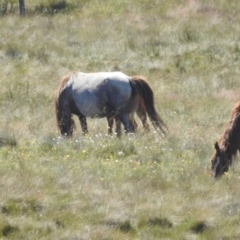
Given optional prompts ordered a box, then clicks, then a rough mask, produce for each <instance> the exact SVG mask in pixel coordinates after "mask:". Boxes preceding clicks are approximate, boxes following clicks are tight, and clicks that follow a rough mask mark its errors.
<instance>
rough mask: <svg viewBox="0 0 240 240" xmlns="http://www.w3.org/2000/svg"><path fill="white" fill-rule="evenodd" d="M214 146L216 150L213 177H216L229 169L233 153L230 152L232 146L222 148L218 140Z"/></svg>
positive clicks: (212, 168) (213, 158) (212, 170)
mask: <svg viewBox="0 0 240 240" xmlns="http://www.w3.org/2000/svg"><path fill="white" fill-rule="evenodd" d="M214 147H215V150H216V151H215V153H214V155H213V157H212V160H211V161H212V167H211V172H212V177H214V178H216V177H220V176H221V175H223V174H224V173H225V172H227V171H228V168H229V165H230V163H231V155H230V154H228V152H229V147H230V146H227V147H223V148H222V147H221V148H220V147H219V144H218V142H216V143H215V145H214Z"/></svg>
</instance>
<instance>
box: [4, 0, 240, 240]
mask: <svg viewBox="0 0 240 240" xmlns="http://www.w3.org/2000/svg"><path fill="white" fill-rule="evenodd" d="M67 2H68V3H69V6H68V8H67V10H65V11H62V12H53V13H49V12H48V11H47V10H46V11H43V12H41V13H40V12H37V13H35V14H34V12H35V10H36V9H39V5H40V4H42V5H41V7H43V6H48V4H49V1H39V2H38V5H37V4H36V2H35V1H33V0H26V9H27V13H26V16H25V17H24V18H20V17H19V16H18V14H17V13H16V12H13V13H11V12H9V13H7V14H6V15H5V16H2V17H1V18H0V66H1V75H0V76H1V78H0V84H1V89H0V116H1V118H0V190H1V193H2V194H1V195H0V210H1V211H0V237H1V238H2V239H18V240H19V239H24V240H25V239H31V240H34V239H36V240H38V239H44V240H45V239H49V240H50V239H51V240H52V239H58V240H59V239H60V240H88V239H89V240H122V239H124V240H128V239H129V240H130V239H131V240H133V239H134V240H136V239H139V240H155V239H182V240H195V239H196V240H199V239H201V240H202V239H210V240H212V239H216V240H219V239H222V240H230V239H231V240H232V239H240V215H239V213H240V192H239V186H240V167H239V166H238V161H235V162H234V164H233V166H232V168H231V169H230V171H229V172H228V173H227V174H226V175H224V176H223V177H222V178H220V179H218V180H213V179H212V178H211V177H210V159H211V155H212V154H213V152H214V148H213V145H214V142H215V141H216V140H218V139H219V137H220V135H221V133H222V131H223V128H224V125H225V124H226V122H227V121H228V118H229V115H230V111H231V109H232V107H233V105H234V104H235V102H237V101H238V100H240V98H239V93H240V80H239V79H240V76H239V75H240V35H239V33H240V1H238V0H232V1H230V0H221V1H217V0H210V1H207V0H206V1H204V0H189V1H177V0H166V1H157V0H156V1H150V0H149V1H139V0H133V1H130V3H129V1H125V0H119V1H113V0H105V1H93V0H89V1H81V2H80V1H71V0H69V1H67ZM15 7H16V6H15ZM41 9H42V8H41ZM78 70H79V71H83V72H96V71H113V70H120V71H122V72H124V73H126V74H128V75H130V76H132V75H143V76H145V77H146V78H147V79H148V81H149V82H150V85H151V86H152V87H153V89H154V93H155V100H156V107H157V109H158V112H159V114H160V115H161V116H162V118H163V119H164V121H165V122H166V123H167V125H168V127H169V130H170V134H169V135H168V137H167V138H161V137H160V136H159V135H158V134H157V133H156V132H155V131H154V129H153V127H151V132H150V133H147V134H145V133H144V131H143V128H142V126H141V123H140V122H139V121H138V124H139V128H138V133H137V134H135V135H133V136H132V135H129V136H123V137H122V138H121V139H117V137H116V136H107V135H106V133H107V123H106V119H89V120H88V125H89V135H88V136H85V137H84V136H82V134H81V132H80V126H79V124H78V125H77V131H76V132H75V135H74V137H73V138H72V139H70V140H66V139H63V138H62V137H61V136H60V135H59V132H58V131H57V127H56V123H55V112H54V92H55V90H56V88H57V87H58V84H59V81H60V79H61V78H62V77H63V76H64V75H66V74H68V73H69V72H71V71H78Z"/></svg>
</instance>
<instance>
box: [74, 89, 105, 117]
mask: <svg viewBox="0 0 240 240" xmlns="http://www.w3.org/2000/svg"><path fill="white" fill-rule="evenodd" d="M75 104H76V106H77V108H78V110H79V112H80V113H81V114H82V115H84V116H85V117H90V118H102V117H106V116H107V114H108V111H109V109H108V107H107V106H106V104H104V102H99V99H97V98H96V97H94V96H93V95H92V94H91V93H83V94H81V95H79V96H78V97H77V98H75Z"/></svg>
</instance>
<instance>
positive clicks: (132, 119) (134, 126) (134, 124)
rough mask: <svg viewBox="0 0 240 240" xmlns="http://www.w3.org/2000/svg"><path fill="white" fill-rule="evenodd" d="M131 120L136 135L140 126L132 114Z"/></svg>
mask: <svg viewBox="0 0 240 240" xmlns="http://www.w3.org/2000/svg"><path fill="white" fill-rule="evenodd" d="M129 119H130V121H131V123H132V125H133V128H134V132H135V133H136V132H137V127H138V125H137V122H136V121H135V119H134V113H130V114H129Z"/></svg>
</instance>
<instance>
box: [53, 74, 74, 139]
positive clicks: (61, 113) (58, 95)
mask: <svg viewBox="0 0 240 240" xmlns="http://www.w3.org/2000/svg"><path fill="white" fill-rule="evenodd" d="M70 76H71V74H69V75H67V76H65V77H63V78H62V80H61V81H60V84H59V86H58V89H57V90H56V92H55V99H54V103H55V114H56V122H57V128H58V130H60V132H61V134H62V135H66V136H71V135H72V132H73V129H74V128H75V122H74V119H73V118H72V115H71V113H70V109H68V111H66V110H64V109H63V104H62V102H63V101H64V99H63V98H64V93H63V90H64V88H65V86H66V84H67V82H68V81H69V80H70Z"/></svg>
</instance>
